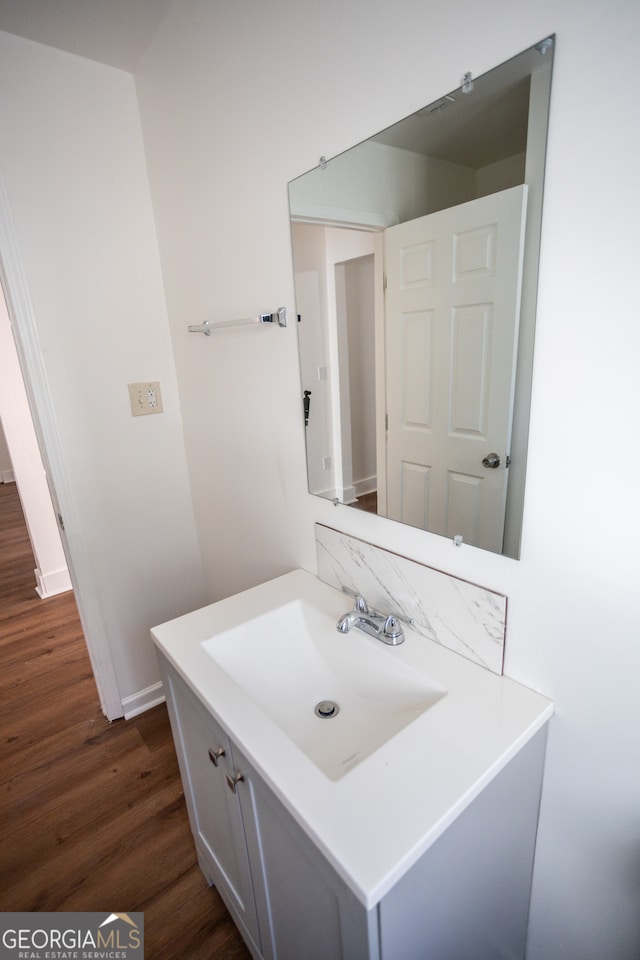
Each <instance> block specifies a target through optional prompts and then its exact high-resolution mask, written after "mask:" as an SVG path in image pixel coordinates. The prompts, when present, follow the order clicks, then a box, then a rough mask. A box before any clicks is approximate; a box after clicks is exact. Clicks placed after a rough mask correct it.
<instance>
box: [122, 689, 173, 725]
mask: <svg viewBox="0 0 640 960" xmlns="http://www.w3.org/2000/svg"><path fill="white" fill-rule="evenodd" d="M164 701H165V696H164V687H163V686H162V681H158V683H154V684H152V685H151V686H150V687H145V689H144V690H138V691H137V693H132V694H131V696H130V697H124V698H123V700H122V709H123V710H124V718H125V720H131V718H132V717H137V716H138V714H139V713H144V712H145V710H151V708H152V707H157V706H158V704H159V703H164Z"/></svg>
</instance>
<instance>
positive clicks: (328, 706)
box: [315, 700, 340, 720]
mask: <svg viewBox="0 0 640 960" xmlns="http://www.w3.org/2000/svg"><path fill="white" fill-rule="evenodd" d="M339 710H340V707H339V706H338V704H337V703H336V702H335V700H321V701H320V703H316V709H315V714H316V716H317V717H321V718H322V719H323V720H328V719H329V718H330V717H335V715H336V714H337V713H338V711H339Z"/></svg>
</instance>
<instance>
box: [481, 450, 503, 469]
mask: <svg viewBox="0 0 640 960" xmlns="http://www.w3.org/2000/svg"><path fill="white" fill-rule="evenodd" d="M482 466H483V467H488V468H489V469H490V470H495V469H496V467H499V466H500V457H499V456H498V454H497V453H488V454H487V455H486V457H485V458H484V460H483V461H482Z"/></svg>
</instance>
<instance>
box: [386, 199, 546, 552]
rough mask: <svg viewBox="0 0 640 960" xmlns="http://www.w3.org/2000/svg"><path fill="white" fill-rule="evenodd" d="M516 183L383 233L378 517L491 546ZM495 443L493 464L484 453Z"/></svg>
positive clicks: (517, 282) (497, 518) (517, 217)
mask: <svg viewBox="0 0 640 960" xmlns="http://www.w3.org/2000/svg"><path fill="white" fill-rule="evenodd" d="M526 190H527V188H526V186H519V187H513V188H512V189H511V190H505V191H502V192H501V193H497V194H493V195H492V196H489V197H482V198H481V199H479V200H472V201H471V202H469V203H463V204H460V205H459V206H457V207H451V208H449V209H447V210H441V211H439V212H438V213H433V214H430V215H429V216H426V217H420V218H418V219H417V220H412V221H409V222H408V223H402V224H399V225H398V226H395V227H390V228H388V229H387V230H386V231H385V253H384V256H385V271H386V277H387V291H386V300H385V341H386V343H385V346H386V371H385V373H386V398H387V411H386V412H387V417H388V421H387V450H386V458H387V470H386V475H387V515H388V516H389V517H391V518H392V519H395V520H402V521H404V522H405V523H410V524H412V525H413V526H418V527H423V528H425V529H428V530H431V531H432V532H434V533H438V534H442V535H443V536H450V537H453V536H455V535H457V534H461V535H462V536H463V538H464V541H465V543H471V544H474V545H475V546H479V547H484V548H485V549H487V550H493V551H497V552H500V551H501V550H502V539H503V533H504V509H505V502H506V492H507V477H508V471H507V455H508V453H509V449H510V441H511V419H512V412H513V390H514V381H515V364H516V353H517V339H518V317H519V312H520V286H521V278H522V252H523V237H524V222H525V211H526ZM491 453H496V454H497V455H498V456H499V458H500V464H499V466H498V467H496V468H491V467H486V466H483V459H484V458H486V457H487V455H489V454H491Z"/></svg>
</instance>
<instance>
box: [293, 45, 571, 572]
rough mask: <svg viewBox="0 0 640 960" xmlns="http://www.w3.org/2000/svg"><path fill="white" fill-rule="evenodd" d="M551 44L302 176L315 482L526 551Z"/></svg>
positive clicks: (513, 551)
mask: <svg viewBox="0 0 640 960" xmlns="http://www.w3.org/2000/svg"><path fill="white" fill-rule="evenodd" d="M553 47H554V40H553V38H547V39H546V40H543V41H541V42H540V43H537V44H535V46H533V47H531V48H530V49H529V50H526V51H524V52H523V53H521V54H520V55H518V56H516V57H514V58H513V59H512V60H509V61H508V62H506V63H503V64H501V65H500V66H499V67H496V69H494V70H492V71H490V72H489V73H486V74H484V75H483V76H481V77H477V78H473V77H471V76H470V75H468V74H467V75H465V77H464V78H463V85H462V86H461V87H460V88H459V89H457V90H453V91H452V92H450V93H447V94H445V95H444V96H442V97H441V98H440V99H439V100H437V101H435V102H434V103H432V104H430V105H429V106H427V107H425V108H424V109H422V110H419V111H418V112H417V113H414V114H413V115H412V116H410V117H407V118H405V119H404V120H401V121H400V122H399V123H396V124H394V125H393V126H391V127H388V128H387V129H386V130H383V131H382V132H381V133H378V134H376V135H375V136H373V137H371V138H370V139H369V140H367V141H365V142H363V143H360V144H358V145H357V146H355V147H353V148H352V149H350V150H347V151H346V152H345V153H342V154H340V155H339V156H337V157H334V158H332V159H330V160H325V159H324V158H323V159H322V161H321V163H320V165H319V166H318V167H316V168H315V169H313V170H311V171H309V172H308V173H305V174H304V175H303V176H301V177H298V178H297V179H296V180H293V181H292V182H291V183H290V184H289V204H290V213H291V221H292V242H293V259H294V272H295V288H296V301H297V311H298V315H299V323H298V334H299V346H300V363H301V375H302V387H303V391H304V416H305V423H306V427H305V430H306V441H307V465H308V478H309V490H310V492H311V493H313V494H317V495H318V496H321V497H327V498H330V499H332V500H334V502H336V503H343V504H349V505H351V506H353V507H356V508H358V509H365V510H370V511H372V512H375V513H377V514H380V515H381V516H384V517H388V518H390V519H392V520H398V521H400V522H402V523H407V524H411V525H412V526H416V527H421V528H423V529H425V530H429V531H430V532H432V533H436V534H439V535H442V536H446V537H451V538H454V537H462V540H463V542H464V543H470V544H473V545H474V546H477V547H480V548H483V549H486V550H491V551H493V552H496V553H503V554H505V555H506V556H509V557H514V558H517V557H518V556H519V549H520V535H521V526H522V510H523V498H524V485H525V470H526V455H527V434H528V423H529V403H530V389H531V369H532V361H533V340H534V325H535V307H536V288H537V274H538V259H539V247H540V222H541V216H542V190H543V178H544V163H545V151H546V136H547V118H548V111H549V96H550V89H551V69H552V61H553Z"/></svg>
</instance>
